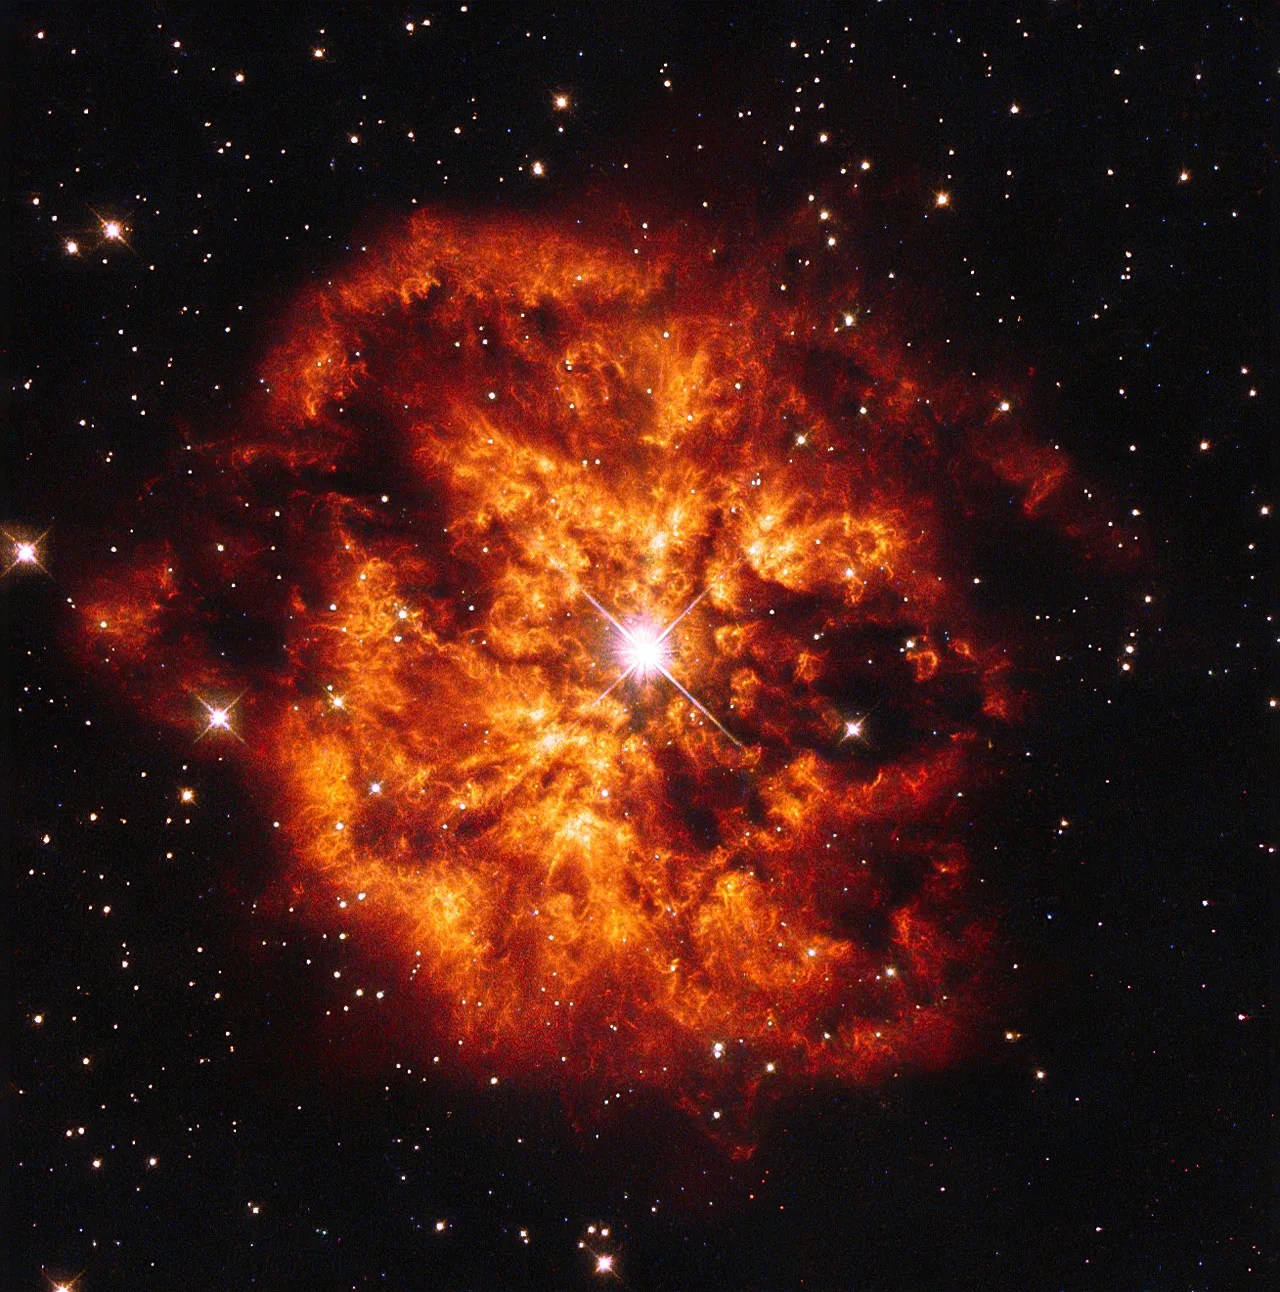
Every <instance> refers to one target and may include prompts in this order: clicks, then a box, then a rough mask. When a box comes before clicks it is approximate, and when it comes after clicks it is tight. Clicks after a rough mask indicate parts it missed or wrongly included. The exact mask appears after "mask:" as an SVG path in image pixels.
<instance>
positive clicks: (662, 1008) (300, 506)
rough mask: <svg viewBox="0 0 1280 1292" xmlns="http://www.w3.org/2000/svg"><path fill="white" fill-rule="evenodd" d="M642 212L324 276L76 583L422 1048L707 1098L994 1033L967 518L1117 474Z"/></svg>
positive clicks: (452, 229) (375, 259)
mask: <svg viewBox="0 0 1280 1292" xmlns="http://www.w3.org/2000/svg"><path fill="white" fill-rule="evenodd" d="M609 227H610V229H611V230H612V231H611V232H610V233H607V234H604V235H597V234H594V233H593V234H587V233H585V232H584V231H583V230H584V226H583V225H582V224H581V223H580V222H575V221H572V220H570V219H567V218H560V219H534V218H525V217H514V216H506V217H502V218H494V219H489V220H486V219H479V218H475V217H466V218H463V217H461V216H455V215H442V214H431V213H425V214H419V215H417V216H415V217H414V218H413V219H412V220H411V221H409V222H408V223H407V224H405V225H402V226H400V227H398V228H397V229H396V230H395V231H393V232H392V233H391V234H389V235H388V236H386V237H385V238H383V239H382V240H381V241H379V242H375V243H374V244H373V245H371V246H370V247H369V248H368V249H367V251H365V252H364V253H363V254H361V255H359V256H353V257H352V263H351V265H350V266H349V267H348V268H346V269H344V270H343V271H342V272H340V273H339V274H338V275H337V276H335V277H334V278H332V279H330V280H325V281H324V282H323V283H320V284H318V285H313V286H310V287H308V288H306V289H305V290H304V292H303V293H302V295H301V298H300V299H299V300H297V301H296V303H295V305H294V306H293V307H292V309H291V311H290V313H289V314H288V316H287V318H286V319H285V320H284V323H283V326H282V330H281V336H282V340H281V341H280V342H279V343H278V345H276V347H275V348H274V349H273V350H272V351H271V352H270V353H269V355H268V357H267V358H266V360H265V363H264V365H263V366H262V368H261V369H260V376H261V381H260V386H259V393H257V394H255V395H253V396H251V397H248V398H247V399H246V400H245V401H244V404H243V406H242V407H241V409H240V411H239V414H238V417H237V420H236V423H235V425H234V427H232V428H230V429H229V430H228V432H227V433H226V434H225V435H221V436H219V437H218V438H216V439H215V440H213V441H210V442H208V443H206V444H204V445H203V446H199V447H196V448H193V449H192V450H189V451H187V452H184V453H183V454H182V455H181V459H180V462H179V464H178V466H177V467H175V468H174V469H173V470H172V471H169V472H167V473H166V475H165V476H164V477H162V478H161V479H159V480H157V481H155V482H153V483H152V485H151V486H150V487H149V489H148V493H149V495H150V499H149V500H148V501H146V502H145V503H144V505H143V507H142V508H141V511H142V512H143V514H144V520H143V521H142V522H141V523H140V525H139V527H138V528H137V529H136V531H135V532H136V535H137V539H136V545H135V547H134V549H133V555H132V558H131V559H130V560H129V570H128V572H127V573H125V574H120V573H119V572H118V571H114V570H113V572H112V573H111V574H110V575H109V576H107V577H103V578H102V579H100V581H99V582H97V583H96V584H95V585H94V586H93V587H92V588H91V589H90V590H88V591H87V592H84V593H82V594H81V595H80V596H79V597H78V600H77V606H78V609H79V612H80V614H81V616H82V620H81V631H82V637H83V639H84V640H85V641H87V642H88V646H89V654H90V655H91V657H92V658H94V659H95V660H97V661H103V660H105V661H106V662H107V665H108V666H109V668H111V669H112V670H114V671H115V673H116V675H117V678H118V686H119V687H120V688H121V689H122V690H123V691H124V693H125V694H126V695H127V696H128V697H129V698H130V699H131V700H132V701H134V702H135V703H136V704H137V705H138V706H139V707H140V708H141V710H142V711H143V712H145V713H147V714H150V715H153V716H155V717H156V718H157V719H163V720H165V721H172V722H174V723H176V724H179V725H180V726H181V727H182V728H183V729H185V730H186V731H187V732H188V733H189V735H190V737H191V738H192V739H193V740H195V742H196V743H195V746H194V749H193V752H192V755H191V756H192V757H194V758H201V757H206V756H218V755H221V756H226V757H229V758H232V759H236V760H241V761H242V762H243V764H244V768H245V773H246V780H247V781H249V782H250V784H251V785H252V788H253V792H254V794H255V795H258V796H261V800H262V802H263V803H264V804H265V805H266V811H267V812H269V814H270V815H271V817H273V818H276V819H278V821H279V824H280V829H279V832H278V835H276V836H275V837H277V838H279V839H280V840H281V847H280V849H279V852H280V855H281V858H282V865H283V867H284V874H283V876H282V877H281V880H280V883H281V885H282V891H284V892H285V893H287V902H288V904H289V905H291V906H292V907H293V908H294V909H295V910H297V911H301V912H306V913H307V915H308V916H309V917H311V918H313V919H314V920H315V921H316V922H317V923H318V925H319V927H321V928H324V929H326V930H328V931H330V932H332V931H333V930H334V929H335V928H336V929H340V930H342V931H344V932H347V933H348V935H349V937H350V939H351V943H352V945H353V946H354V948H355V950H356V952H357V953H359V951H360V949H361V946H362V945H363V946H364V947H365V948H367V950H368V952H369V954H370V955H371V956H372V957H373V958H376V959H377V960H378V962H379V964H380V965H381V966H383V969H384V971H385V970H386V966H388V965H390V966H391V967H392V971H393V972H395V973H396V974H398V977H397V978H396V979H395V980H394V983H393V985H392V987H391V989H390V990H389V991H388V996H389V997H390V1000H389V1001H388V1002H387V1004H385V1005H384V1006H382V1008H391V1007H394V1008H395V1009H396V1010H397V1011H398V1012H397V1018H398V1019H399V1020H400V1022H401V1025H402V1026H405V1027H407V1028H409V1029H410V1030H411V1031H416V1032H417V1033H418V1034H419V1035H421V1037H422V1038H423V1045H424V1047H430V1046H436V1047H440V1048H438V1049H436V1050H434V1051H433V1050H431V1049H426V1048H424V1053H432V1052H436V1053H442V1054H446V1055H449V1056H453V1057H452V1058H451V1059H450V1060H449V1062H450V1063H452V1064H454V1065H455V1066H454V1070H455V1071H456V1070H457V1065H458V1064H461V1065H463V1066H464V1067H465V1069H466V1071H468V1072H474V1073H475V1074H477V1076H480V1075H483V1077H484V1079H488V1078H489V1076H490V1074H496V1075H498V1076H500V1077H503V1078H518V1079H520V1080H522V1081H524V1082H526V1083H528V1084H532V1085H537V1084H538V1083H542V1084H543V1085H546V1086H554V1087H556V1088H562V1089H568V1090H577V1091H590V1090H596V1091H599V1090H602V1089H605V1088H608V1089H610V1090H613V1089H620V1088H623V1086H624V1085H625V1087H626V1088H631V1089H637V1088H642V1089H648V1090H650V1091H659V1092H662V1093H664V1094H665V1095H666V1096H668V1097H669V1098H671V1099H672V1100H673V1101H675V1102H676V1103H677V1104H679V1105H680V1106H682V1107H684V1108H686V1109H688V1110H689V1111H690V1112H692V1113H694V1114H695V1115H696V1116H698V1117H699V1118H704V1119H706V1124H708V1125H710V1119H711V1118H712V1117H713V1116H714V1117H716V1118H719V1116H720V1115H721V1114H720V1110H722V1109H736V1110H738V1112H737V1113H730V1112H726V1113H725V1114H724V1116H725V1118H726V1120H728V1119H730V1118H731V1117H733V1116H737V1115H742V1116H744V1117H745V1116H746V1115H747V1114H745V1113H742V1111H741V1110H744V1109H750V1108H751V1107H753V1106H755V1105H756V1102H757V1101H758V1100H759V1099H760V1098H761V1097H763V1096H766V1095H767V1094H768V1092H769V1091H770V1090H778V1091H781V1090H784V1089H787V1088H795V1087H796V1085H797V1084H799V1085H802V1086H808V1085H811V1084H812V1083H813V1082H814V1081H815V1080H817V1079H828V1080H834V1081H838V1082H844V1083H873V1082H877V1081H881V1080H883V1079H886V1078H889V1077H892V1076H893V1075H894V1074H896V1073H899V1072H902V1071H904V1070H907V1069H910V1068H938V1067H941V1066H943V1065H946V1064H948V1063H951V1062H954V1061H956V1060H957V1059H958V1058H961V1057H963V1056H964V1055H965V1054H966V1053H971V1052H972V1050H973V1048H974V1047H975V1045H978V1044H981V1043H982V1041H983V1038H984V1037H985V1036H986V1035H987V1034H988V1033H989V1032H990V1031H991V1029H992V1027H993V1026H995V1025H996V1024H995V1022H994V1021H993V1020H992V1018H991V1009H992V1002H993V1001H994V1000H996V999H998V997H999V993H1000V992H1001V990H1002V987H1001V983H1002V981H1003V980H1004V978H1005V976H1006V974H1007V959H1006V958H1004V957H1001V958H1000V959H999V964H998V966H997V957H996V946H995V921H994V919H993V918H992V916H991V915H990V913H989V912H988V911H987V910H986V908H985V907H983V906H981V905H980V904H979V903H978V902H977V901H976V899H975V895H974V890H975V888H976V886H977V885H976V880H975V879H974V878H973V876H972V874H971V858H970V856H969V855H968V854H967V852H966V847H965V845H964V843H963V839H964V837H965V835H966V834H967V833H968V832H969V831H970V830H971V828H972V825H973V819H974V818H973V813H974V811H975V803H976V797H975V796H976V794H977V791H979V790H980V789H981V788H982V786H983V785H984V784H986V783H988V782H989V780H990V779H991V773H992V772H993V771H994V770H995V759H996V755H998V753H999V751H1000V750H1001V749H1002V748H1007V747H1008V731H1009V729H1010V724H1011V723H1013V722H1014V721H1016V720H1017V719H1018V717H1019V715H1020V712H1021V711H1022V710H1023V709H1024V707H1025V705H1024V698H1023V692H1024V691H1025V689H1026V684H1025V683H1024V682H1020V681H1019V677H1020V673H1019V668H1018V660H1017V658H1016V657H1015V653H1014V650H1013V646H1012V645H1011V643H1010V642H1009V641H1008V640H1007V639H1004V638H1003V637H1002V635H1001V634H1000V633H998V632H997V631H996V630H995V629H994V628H992V627H991V625H990V623H989V622H988V621H987V619H986V618H984V614H983V612H982V610H981V609H980V606H979V599H980V597H979V594H980V589H979V588H978V587H977V586H975V585H976V584H977V580H976V579H975V577H974V569H973V565H972V562H971V560H970V557H971V553H972V551H973V534H974V533H975V532H976V531H978V530H980V529H981V528H982V527H983V526H984V525H985V524H986V517H987V515H988V514H989V513H992V512H1001V513H1007V514H1008V515H1010V516H1016V517H1017V518H1019V523H1021V524H1025V525H1028V526H1031V525H1035V526H1038V527H1041V528H1044V529H1047V530H1050V531H1056V532H1057V533H1059V534H1060V535H1061V534H1063V533H1067V534H1070V533H1071V532H1072V524H1073V522H1072V519H1071V516H1070V515H1069V513H1068V512H1067V510H1066V502H1065V495H1066V494H1068V493H1070V494H1072V495H1078V494H1079V490H1078V489H1070V488H1065V487H1064V486H1067V485H1069V484H1070V483H1071V482H1072V480H1073V479H1074V477H1073V476H1072V473H1071V470H1070V468H1069V466H1068V465H1067V463H1066V461H1065V459H1064V457H1063V456H1062V455H1061V454H1060V453H1058V452H1056V451H1055V450H1053V449H1051V448H1049V447H1048V446H1044V445H1040V444H1037V443H1035V442H1033V441H1031V440H1030V439H1028V438H1026V437H1025V436H1023V435H1022V434H1021V433H1020V432H1019V431H1018V430H1017V428H1016V422H1017V416H1016V414H1014V413H1011V412H1010V410H1009V405H1008V404H1007V403H1005V402H1003V395H1002V393H1001V392H1000V391H998V390H992V389H989V388H986V387H983V386H982V385H981V383H980V382H979V381H977V380H976V379H973V378H970V379H965V380H958V379H957V380H952V379H943V378H940V377H938V376H937V375H936V373H934V372H933V370H932V369H931V368H930V367H929V366H928V365H927V364H925V363H924V362H923V361H921V360H919V359H917V358H915V357H914V356H915V351H913V350H912V351H909V350H908V349H907V348H906V347H905V346H904V345H903V344H902V343H901V342H898V341H896V340H895V339H894V337H893V335H892V334H891V333H890V332H888V331H887V329H886V328H885V327H884V326H882V324H881V323H880V321H879V316H878V311H876V310H874V309H865V308H860V307H859V301H858V300H856V299H851V298H850V297H851V295H852V294H853V293H852V290H851V288H850V285H849V283H848V281H847V280H844V281H842V282H836V281H834V280H833V279H831V277H830V271H824V272H825V273H826V275H827V276H825V277H824V276H823V275H822V274H819V273H818V272H817V271H814V273H813V275H812V277H811V278H809V279H806V278H805V276H804V274H803V273H801V272H799V271H798V270H796V269H795V265H796V264H797V261H796V260H795V259H794V258H792V259H790V260H789V259H788V258H787V255H786V252H785V245H784V242H782V241H778V240H775V241H774V242H772V243H771V242H770V241H769V240H768V239H767V238H760V239H758V240H755V241H750V240H748V239H741V241H740V244H739V246H738V250H736V251H731V250H726V248H725V246H723V245H722V246H720V247H717V246H716V244H715V241H714V239H711V238H709V237H708V236H707V234H706V233H705V231H703V232H694V231H691V230H690V229H689V227H688V226H680V227H678V228H675V229H673V230H671V231H669V232H667V233H661V232H653V231H642V229H641V228H639V227H636V226H635V225H634V224H632V223H631V222H630V221H629V219H628V218H627V217H626V216H625V215H624V216H621V217H619V218H618V219H617V220H616V221H614V222H613V223H612V224H610V226H609ZM789 271H790V272H791V274H792V277H793V278H794V280H795V281H789V280H788V272H789ZM166 497H167V498H168V499H169V504H168V505H167V506H166V505H165V503H164V501H163V500H164V499H165V498H166ZM148 508H150V509H151V510H152V511H153V512H154V513H155V515H156V516H157V517H162V518H163V519H162V520H153V522H152V524H151V528H150V529H148V528H147V527H146V526H147V522H146V521H145V515H146V513H147V511H148ZM121 559H122V560H123V559H124V558H121ZM397 966H398V968H397ZM397 984H398V985H397ZM446 1046H447V1047H448V1048H447V1049H445V1048H444V1047H446ZM620 1083H621V1084H620Z"/></svg>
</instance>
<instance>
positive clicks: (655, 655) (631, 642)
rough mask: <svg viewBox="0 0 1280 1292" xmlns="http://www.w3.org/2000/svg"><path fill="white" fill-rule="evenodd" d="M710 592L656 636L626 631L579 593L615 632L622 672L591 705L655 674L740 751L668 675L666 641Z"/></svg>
mask: <svg viewBox="0 0 1280 1292" xmlns="http://www.w3.org/2000/svg"><path fill="white" fill-rule="evenodd" d="M710 591H711V589H710V588H704V589H703V590H702V591H701V592H700V593H698V595H697V596H696V597H694V599H693V600H692V601H691V602H689V604H688V605H687V606H685V608H684V609H683V610H682V611H681V612H680V613H679V614H678V615H677V616H676V617H675V618H674V619H673V620H672V621H671V622H670V623H669V624H668V625H667V626H666V627H665V628H663V629H662V630H661V631H660V632H659V631H658V630H657V629H655V628H654V627H653V626H652V625H651V624H647V623H642V624H633V625H632V626H631V627H629V628H628V627H627V626H626V625H624V624H621V623H619V622H618V620H617V619H615V618H614V617H613V616H612V615H611V614H610V613H609V612H608V611H607V610H606V609H605V608H604V607H603V606H602V605H601V604H600V603H599V602H598V601H597V600H596V599H595V597H593V596H592V595H591V594H590V593H589V592H583V594H582V595H583V596H584V597H586V599H587V600H588V601H589V602H591V604H592V605H593V606H594V607H595V608H596V609H597V610H598V611H599V612H600V614H601V615H602V616H603V617H604V618H605V619H606V620H608V622H609V623H610V624H612V625H613V627H614V628H615V629H616V630H617V633H618V635H619V636H620V637H621V638H622V642H621V644H620V645H619V647H618V654H619V656H620V657H621V660H622V663H623V665H625V669H624V671H623V672H622V673H621V674H619V675H618V677H616V678H615V679H614V680H613V682H612V683H610V685H609V686H608V687H606V688H605V690H604V691H602V692H601V693H600V694H599V695H598V696H596V698H595V702H594V703H595V704H599V703H600V701H601V700H603V699H604V698H605V696H606V695H609V694H610V693H611V692H612V691H613V690H614V688H615V687H617V686H618V685H620V684H621V683H622V682H625V681H626V680H627V678H629V677H640V678H644V677H646V676H648V675H649V674H652V673H659V674H661V675H662V676H663V677H665V678H666V679H667V681H668V682H670V683H671V685H672V686H674V687H675V689H676V690H677V691H679V692H680V694H681V695H683V696H684V698H685V699H686V700H688V701H689V703H690V704H691V705H693V707H694V708H695V709H697V710H698V712H699V713H700V714H702V716H703V717H704V718H706V719H707V721H708V722H710V723H712V724H713V725H714V726H715V727H716V728H718V729H719V730H720V731H721V732H722V733H723V734H724V735H725V736H727V737H728V738H729V740H731V741H732V742H733V743H734V744H735V745H738V746H739V747H741V745H742V742H741V741H740V740H739V739H738V738H737V736H735V735H734V734H733V732H731V731H730V730H729V729H728V728H727V727H726V726H725V725H724V723H723V722H721V721H720V719H719V718H717V717H716V716H715V715H714V714H713V713H712V712H711V710H710V709H708V708H707V706H706V705H705V704H703V703H702V701H701V700H699V699H698V698H697V696H695V695H693V694H691V693H690V692H689V691H688V690H687V689H686V688H685V686H684V684H683V683H681V682H680V681H678V680H677V679H676V677H675V676H674V674H673V673H672V672H671V668H670V664H671V646H670V642H669V639H670V637H671V634H672V632H673V631H674V630H675V628H676V626H677V625H678V624H679V623H680V622H681V621H682V620H683V619H684V617H685V616H686V615H687V614H689V612H690V611H692V610H693V608H694V607H695V606H697V605H698V603H699V602H700V601H701V600H702V598H703V597H705V596H706V595H707V593H708V592H710Z"/></svg>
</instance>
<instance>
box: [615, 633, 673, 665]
mask: <svg viewBox="0 0 1280 1292" xmlns="http://www.w3.org/2000/svg"><path fill="white" fill-rule="evenodd" d="M619 654H620V655H621V657H622V662H623V664H625V665H626V667H627V668H628V669H630V670H631V671H632V672H633V673H635V675H636V676H637V677H641V678H645V677H648V676H649V675H650V674H652V673H661V672H662V671H663V669H664V668H665V667H666V665H667V664H668V662H669V661H670V659H671V647H670V645H669V643H668V641H667V639H666V638H665V637H663V636H660V635H659V634H658V633H657V632H655V631H654V629H652V628H651V627H649V625H647V624H635V625H632V626H631V627H630V628H628V629H627V635H626V637H624V638H623V641H622V649H621V650H620V651H619Z"/></svg>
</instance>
